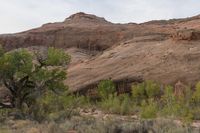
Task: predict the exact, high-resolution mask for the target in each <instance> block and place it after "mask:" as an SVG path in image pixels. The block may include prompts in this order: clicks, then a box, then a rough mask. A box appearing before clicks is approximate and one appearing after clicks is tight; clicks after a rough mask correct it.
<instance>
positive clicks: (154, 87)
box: [132, 81, 161, 104]
mask: <svg viewBox="0 0 200 133" xmlns="http://www.w3.org/2000/svg"><path fill="white" fill-rule="evenodd" d="M160 95H161V90H160V85H159V84H157V83H155V82H153V81H146V82H144V83H141V84H138V85H133V86H132V97H133V99H134V100H135V101H136V103H137V104H140V103H141V101H143V100H147V99H149V98H157V97H159V96H160Z"/></svg>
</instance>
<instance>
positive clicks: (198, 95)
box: [192, 82, 200, 105]
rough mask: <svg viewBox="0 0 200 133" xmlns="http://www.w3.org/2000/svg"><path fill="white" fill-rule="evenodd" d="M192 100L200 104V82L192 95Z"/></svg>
mask: <svg viewBox="0 0 200 133" xmlns="http://www.w3.org/2000/svg"><path fill="white" fill-rule="evenodd" d="M192 102H193V103H194V104H195V105H200V82H198V83H197V84H196V90H195V92H194V93H193V95H192Z"/></svg>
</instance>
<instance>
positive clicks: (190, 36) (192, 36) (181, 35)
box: [172, 29, 200, 41]
mask: <svg viewBox="0 0 200 133" xmlns="http://www.w3.org/2000/svg"><path fill="white" fill-rule="evenodd" d="M172 38H173V39H174V40H187V41H191V40H200V31H198V30H195V29H184V30H180V31H176V32H175V33H174V34H173V35H172Z"/></svg>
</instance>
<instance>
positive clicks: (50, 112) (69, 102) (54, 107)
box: [29, 92, 88, 121]
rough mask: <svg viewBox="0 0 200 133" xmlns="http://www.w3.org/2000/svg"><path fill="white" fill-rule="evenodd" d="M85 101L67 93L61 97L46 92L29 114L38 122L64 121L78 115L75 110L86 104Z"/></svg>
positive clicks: (81, 97)
mask: <svg viewBox="0 0 200 133" xmlns="http://www.w3.org/2000/svg"><path fill="white" fill-rule="evenodd" d="M86 100H87V99H86V98H85V97H83V96H75V95H72V94H68V93H67V92H65V93H64V94H62V95H58V94H55V93H52V92H47V93H46V94H45V95H44V96H43V97H41V98H40V99H38V100H37V102H36V104H35V105H34V106H33V107H32V108H31V109H30V110H29V111H30V112H29V113H30V114H31V115H32V117H33V118H34V119H36V120H38V121H43V120H64V119H66V118H70V117H71V116H73V115H77V114H78V113H79V112H78V110H77V108H78V107H83V106H86V105H87V104H88V103H87V101H86Z"/></svg>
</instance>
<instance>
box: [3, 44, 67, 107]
mask: <svg viewBox="0 0 200 133" xmlns="http://www.w3.org/2000/svg"><path fill="white" fill-rule="evenodd" d="M0 51H1V50H0ZM0 53H1V52H0ZM2 53H3V52H2ZM35 59H36V60H35ZM37 59H38V58H35V57H34V55H33V54H32V53H31V52H29V51H27V50H25V49H19V50H15V51H12V52H8V53H3V54H2V55H1V56H0V80H1V81H2V83H3V84H4V86H5V87H6V88H7V89H8V90H9V91H10V92H11V93H12V96H13V101H12V107H15V108H18V109H21V110H22V108H23V105H25V106H28V107H30V106H31V105H33V104H34V103H35V102H36V99H37V98H39V97H40V96H42V95H43V94H44V93H45V92H46V91H47V90H51V91H52V92H55V93H62V92H63V91H65V90H66V86H65V85H64V83H63V81H64V80H65V79H66V72H65V70H64V67H63V66H64V65H66V64H67V63H69V61H70V56H69V55H67V54H65V53H64V51H63V50H59V49H55V48H49V49H48V55H47V58H46V59H45V60H43V62H41V60H39V59H38V60H37ZM44 62H45V63H44Z"/></svg>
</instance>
